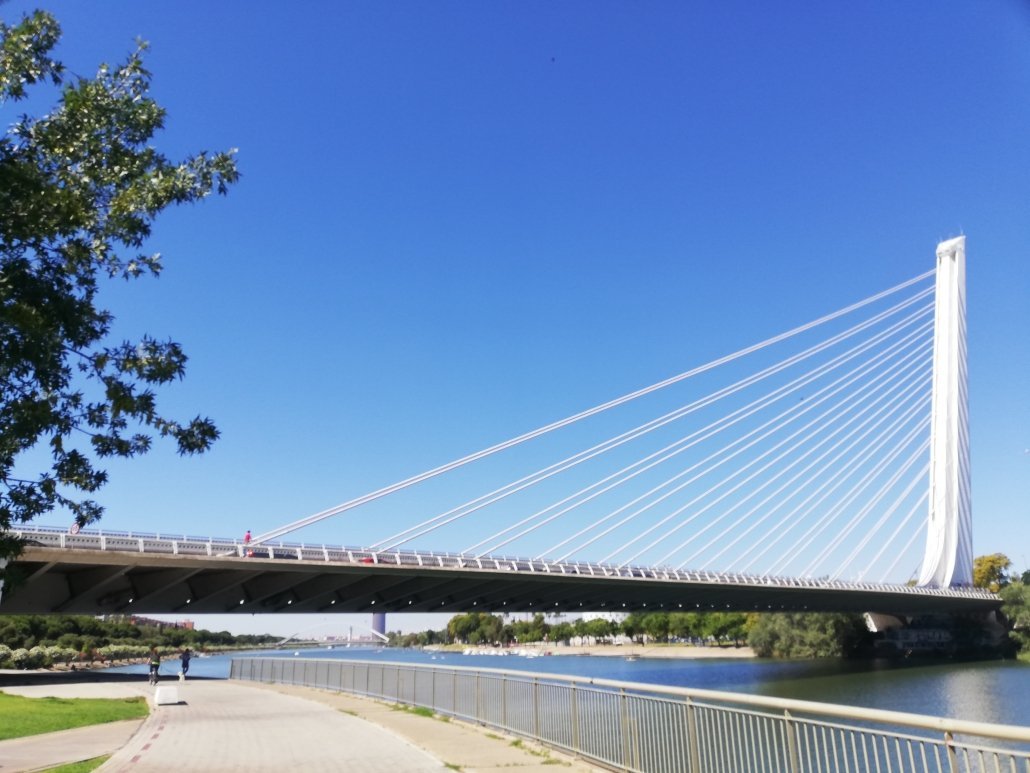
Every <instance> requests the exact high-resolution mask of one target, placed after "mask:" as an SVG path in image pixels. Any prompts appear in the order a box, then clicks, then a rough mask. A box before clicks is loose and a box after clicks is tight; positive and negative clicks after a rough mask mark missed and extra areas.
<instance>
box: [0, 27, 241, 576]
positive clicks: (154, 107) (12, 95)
mask: <svg viewBox="0 0 1030 773" xmlns="http://www.w3.org/2000/svg"><path fill="white" fill-rule="evenodd" d="M60 34H61V32H60V27H59V25H58V23H57V21H56V20H55V19H54V17H53V16H51V15H50V14H48V13H45V12H42V11H36V12H34V13H32V14H30V15H27V16H25V17H23V18H22V19H21V20H20V21H19V22H18V23H16V24H13V25H11V26H8V25H7V24H5V23H3V22H2V21H0V105H3V106H4V107H6V108H10V106H11V104H12V103H15V102H17V101H19V100H22V99H24V98H25V97H26V96H27V95H28V93H29V91H30V89H31V88H32V87H41V86H45V84H47V83H49V84H53V86H56V87H58V89H59V90H60V96H59V97H58V99H57V104H56V106H55V107H54V108H53V109H52V111H51V112H50V113H48V114H47V115H44V116H42V117H39V118H32V117H29V116H20V117H18V118H17V119H15V118H14V116H13V115H10V114H8V115H6V116H5V118H6V121H8V122H10V121H13V123H10V125H9V127H8V128H7V129H6V131H5V133H4V135H3V136H2V138H0V563H3V562H2V559H4V558H10V557H12V556H14V555H17V552H18V550H19V545H18V544H17V543H16V541H15V540H14V539H13V538H12V537H11V536H10V535H9V534H5V530H7V529H9V528H10V527H12V526H16V525H17V524H19V523H24V522H27V521H30V520H32V519H33V518H35V517H36V516H38V515H40V514H42V513H46V512H48V511H51V510H53V509H55V508H65V509H67V510H68V511H69V512H70V513H71V515H72V517H74V519H75V520H76V521H77V522H78V523H79V524H80V525H84V524H86V523H89V522H90V521H93V520H95V519H97V518H99V517H100V515H101V512H102V508H101V507H100V506H99V505H98V504H97V503H96V502H95V501H92V500H91V499H89V498H88V495H89V494H91V493H93V492H96V491H97V490H98V489H99V488H100V487H101V486H103V485H104V483H105V482H106V481H107V474H106V472H105V471H104V470H103V469H101V467H100V466H99V465H100V464H102V460H103V459H104V458H108V457H133V456H136V455H138V454H143V453H145V452H146V451H148V450H149V449H150V446H151V440H152V437H153V436H154V435H157V436H163V437H170V438H172V440H173V441H174V442H175V443H176V445H177V448H178V451H179V453H181V454H193V453H197V452H201V451H204V450H206V449H207V448H208V447H209V446H210V445H211V443H212V442H213V441H214V440H215V439H216V438H217V437H218V430H217V429H216V428H215V426H214V424H213V423H212V422H211V420H210V419H207V418H204V417H201V416H197V417H195V418H193V419H191V420H188V421H184V422H180V421H176V420H172V419H169V418H166V417H164V416H163V415H161V414H160V413H159V412H158V409H157V401H156V397H155V394H154V391H153V389H152V387H154V386H155V385H160V384H165V383H168V382H170V381H174V380H176V379H179V378H181V377H182V376H183V373H184V368H185V364H186V355H185V354H184V353H183V351H182V349H181V347H180V346H179V345H178V344H176V343H174V342H172V341H160V340H157V339H154V338H150V337H144V338H143V339H142V340H140V341H136V342H131V341H125V342H122V343H118V344H112V343H111V342H110V341H108V340H107V339H108V333H109V330H110V327H111V323H112V320H113V316H112V314H111V312H110V311H108V310H106V309H104V308H101V307H100V306H98V305H97V294H98V290H99V288H100V282H101V281H103V280H105V279H110V278H118V277H121V278H124V279H127V280H128V279H135V278H137V277H140V276H143V275H146V274H153V275H157V274H158V273H159V272H160V270H161V259H160V255H158V254H156V253H149V252H147V251H146V249H145V247H146V242H147V238H148V237H149V236H150V233H151V227H152V224H153V222H154V219H155V218H156V217H157V215H158V213H160V212H161V211H162V210H164V209H165V208H166V207H169V206H171V205H173V204H185V203H189V202H195V201H198V200H200V199H202V198H204V197H206V196H208V195H209V194H210V193H212V192H218V193H223V194H224V193H225V192H226V189H227V187H228V185H230V184H231V183H233V182H235V181H236V179H237V177H238V173H237V170H236V165H235V162H234V159H233V153H234V151H230V152H226V153H215V154H208V153H206V152H201V153H198V154H197V155H195V156H192V157H189V158H187V159H185V160H184V161H178V162H175V161H171V160H169V159H168V158H166V157H165V156H164V155H162V154H161V153H160V152H158V151H157V150H156V149H155V148H153V147H152V146H151V144H150V143H151V140H152V138H153V137H154V135H155V133H156V132H157V131H158V130H159V129H161V128H162V127H163V124H164V120H165V111H164V110H163V109H162V108H161V107H160V106H159V105H158V104H157V103H156V102H155V101H154V100H152V99H151V98H150V97H149V96H148V91H149V87H150V73H149V72H147V70H146V69H145V68H144V66H143V52H144V50H145V48H146V46H145V44H143V43H138V45H137V48H136V50H135V51H134V52H133V53H132V54H131V55H129V57H128V59H127V60H126V61H125V63H124V64H121V65H119V66H116V67H111V66H108V65H106V64H102V65H100V67H99V69H98V70H97V74H96V76H95V77H94V78H78V77H76V78H73V79H72V78H66V73H65V69H64V67H63V66H62V65H61V63H60V62H59V61H57V60H56V59H54V58H53V57H52V51H53V49H54V47H55V46H56V44H57V42H58V40H59V39H60ZM44 444H45V447H47V450H48V452H49V456H50V459H49V461H45V462H44V463H43V464H42V465H40V467H41V468H42V469H39V468H35V469H23V467H25V466H28V463H27V462H25V461H24V455H25V452H27V451H28V450H29V449H32V448H35V447H36V446H43V445H44ZM33 458H35V455H33ZM20 461H21V463H20V464H19V462H20ZM48 465H49V466H48ZM2 577H3V575H2V574H0V579H2Z"/></svg>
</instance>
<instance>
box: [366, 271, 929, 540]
mask: <svg viewBox="0 0 1030 773" xmlns="http://www.w3.org/2000/svg"><path fill="white" fill-rule="evenodd" d="M931 293H932V289H927V290H924V291H922V292H920V293H917V294H915V295H914V296H911V297H910V298H908V299H906V300H904V301H902V302H899V303H898V304H895V305H894V306H892V307H891V308H889V309H886V310H884V311H882V312H880V313H878V314H876V315H874V316H873V317H871V318H870V319H868V320H865V321H863V322H861V323H859V324H857V325H854V326H852V327H851V328H849V329H847V330H845V331H842V332H841V333H838V334H836V335H834V336H832V337H830V338H829V339H827V340H826V341H823V342H821V343H819V344H816V345H815V346H812V347H810V348H808V349H806V350H804V351H802V352H800V353H799V354H796V355H792V356H791V357H788V358H787V359H785V360H782V361H781V362H779V363H776V364H774V365H771V366H769V367H767V368H765V369H763V370H761V371H759V372H758V373H756V374H753V375H751V376H748V377H746V378H744V379H741V380H739V381H737V382H736V383H734V384H731V385H730V386H729V387H724V388H722V389H720V390H717V391H716V392H713V393H712V394H710V395H707V396H705V397H703V398H699V399H698V400H695V401H694V402H692V403H689V404H688V405H686V406H682V407H680V408H678V409H676V410H674V411H671V412H670V413H667V414H665V415H664V416H661V417H659V418H658V419H653V420H652V421H649V422H647V423H645V424H643V425H640V426H639V427H636V428H634V429H632V430H629V431H627V432H625V433H623V434H622V435H618V436H616V437H614V438H609V439H608V440H605V441H603V442H601V443H599V444H597V445H595V446H593V447H592V448H589V449H587V450H585V451H581V452H579V453H577V454H574V455H572V456H571V457H567V458H566V459H564V460H562V461H559V462H555V463H554V464H552V465H550V466H548V467H545V468H543V469H541V470H537V471H536V472H533V473H530V474H529V475H527V476H525V477H523V478H521V479H519V480H517V481H515V482H513V483H508V484H505V485H504V486H501V487H500V488H497V489H494V490H493V491H491V492H489V493H488V494H484V495H482V496H480V497H477V498H475V499H472V500H470V501H467V502H465V503H463V504H461V505H458V506H457V507H454V508H452V509H450V510H448V511H446V512H444V513H441V514H439V515H436V516H434V517H432V518H429V519H427V520H425V521H422V522H421V523H419V524H416V525H414V526H411V527H409V528H407V529H404V530H403V531H400V532H398V533H397V534H394V535H392V536H390V537H387V538H386V539H384V540H381V541H379V542H377V543H375V544H373V545H372V547H373V548H374V549H379V550H392V549H395V548H397V547H399V546H400V545H403V544H406V543H408V542H410V541H412V540H415V539H418V538H420V537H423V536H425V535H426V534H429V533H431V532H433V531H435V530H436V529H439V528H442V527H443V526H447V525H449V524H450V523H453V522H454V521H456V520H460V519H462V518H465V517H466V516H468V515H471V514H472V513H475V512H478V511H479V510H481V509H482V508H484V507H488V506H489V505H491V504H494V503H496V502H498V501H501V500H502V499H505V498H507V497H508V496H511V495H512V494H516V493H518V492H520V491H523V490H525V489H526V488H529V487H530V486H533V485H536V484H537V483H539V482H541V481H543V480H547V479H548V478H551V477H553V476H554V475H557V474H559V473H561V472H564V471H565V470H568V469H571V468H572V467H575V466H576V465H578V464H581V463H583V462H585V461H588V460H590V459H593V458H595V457H597V456H599V455H600V454H602V453H605V452H607V451H610V450H612V449H613V448H617V447H619V446H621V445H623V444H625V443H627V442H629V441H631V440H635V439H636V438H638V437H641V436H642V435H644V434H647V433H648V432H651V431H653V430H655V429H658V428H660V427H663V426H665V425H667V424H669V423H671V422H672V421H675V420H678V419H680V418H682V417H683V416H686V415H688V414H689V413H692V412H694V411H696V410H700V409H701V408H704V407H707V406H709V405H711V404H713V403H714V402H716V401H718V400H720V399H722V398H724V397H727V396H729V395H732V394H735V393H737V392H739V391H741V390H742V389H745V388H746V387H748V386H751V385H753V384H755V383H758V382H759V381H761V380H764V379H765V378H768V377H770V376H772V375H774V374H776V373H779V372H781V371H783V370H785V369H786V368H788V367H790V366H792V365H795V364H797V363H798V362H802V361H803V360H806V359H808V358H809V357H812V356H814V355H816V354H818V353H820V352H822V351H824V350H826V349H828V348H830V347H832V346H835V345H836V344H838V343H840V342H841V341H844V340H847V339H848V338H851V337H853V336H855V335H857V334H858V333H860V332H863V331H865V330H866V329H868V328H870V327H872V326H873V325H875V324H878V323H879V322H882V321H883V320H885V319H888V318H890V317H891V316H893V315H894V314H897V313H898V312H900V311H904V310H905V309H907V308H908V307H909V306H912V305H913V304H915V303H917V302H918V301H919V300H922V299H923V298H924V297H926V296H927V295H929V294H931ZM932 312H933V304H928V305H927V306H924V307H921V308H920V309H919V310H917V311H916V312H914V313H912V314H910V315H909V316H908V317H905V318H903V319H902V320H901V321H900V322H898V323H895V325H893V326H892V327H891V328H888V331H890V330H893V329H895V328H897V329H901V328H900V327H899V326H902V327H903V326H904V325H905V324H907V323H909V322H912V321H913V320H916V319H918V318H919V317H921V316H922V315H923V314H929V313H932ZM883 335H884V333H881V334H879V336H883ZM876 338H877V336H874V337H873V339H871V340H876ZM731 415H732V414H731ZM642 461H644V460H642ZM600 483H601V482H599V483H598V485H600ZM573 496H576V495H573ZM568 499H569V498H566V499H565V500H562V501H561V502H557V503H554V504H553V505H551V508H548V509H553V508H557V507H560V506H561V505H562V504H564V503H565V502H566V501H568ZM544 512H547V510H545V511H544ZM534 517H535V516H530V517H529V518H530V519H532V518H534ZM527 520H528V519H523V520H522V521H520V522H519V523H518V524H513V525H512V526H509V527H508V528H507V529H505V530H502V531H501V532H499V533H498V534H496V535H494V536H491V537H487V538H485V539H483V540H481V541H480V542H478V543H476V544H475V545H472V546H470V547H468V548H466V549H465V550H463V551H462V554H463V555H464V554H471V553H474V552H475V551H476V550H477V549H478V548H479V547H481V546H482V545H483V544H485V543H487V542H490V541H492V540H494V539H496V538H498V537H499V536H501V535H503V534H505V533H507V532H508V531H511V530H513V529H515V528H518V527H519V526H521V525H523V524H524V523H525V522H526V521H527ZM479 555H480V556H482V555H485V553H480V554H479Z"/></svg>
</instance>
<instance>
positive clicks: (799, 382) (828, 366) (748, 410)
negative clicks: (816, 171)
mask: <svg viewBox="0 0 1030 773" xmlns="http://www.w3.org/2000/svg"><path fill="white" fill-rule="evenodd" d="M924 330H929V325H926V326H923V327H922V328H920V329H918V330H917V331H915V332H914V333H910V334H909V335H908V336H906V337H905V338H904V339H902V340H901V341H899V342H896V343H895V344H892V346H891V347H890V348H891V349H894V348H897V347H899V346H900V345H902V344H905V343H907V342H909V341H910V340H911V339H912V338H913V337H914V336H916V335H918V334H919V333H920V332H922V331H924ZM879 342H880V341H879V340H877V341H875V343H879ZM871 343H872V342H867V343H866V344H863V345H862V346H860V347H855V348H854V349H851V350H849V351H848V352H845V353H844V354H842V355H838V357H836V358H834V359H833V360H831V361H829V362H828V363H825V364H824V365H822V366H820V367H819V368H817V369H816V370H814V371H811V372H809V373H807V374H805V375H804V376H801V377H799V378H797V379H795V380H794V381H792V382H790V383H788V384H786V385H784V386H783V387H780V388H779V389H777V390H774V391H773V392H771V393H769V394H767V395H765V396H763V397H761V398H759V399H757V400H755V401H753V402H752V403H750V404H749V405H746V406H744V407H743V408H741V409H738V412H741V411H743V412H744V413H742V415H741V416H739V417H737V418H735V419H734V421H733V422H732V423H736V422H737V421H739V420H742V419H743V418H746V417H748V416H751V415H753V414H755V413H757V412H758V411H759V410H761V409H763V408H765V407H767V406H768V405H771V404H772V403H774V402H775V401H777V400H779V399H780V398H781V397H783V396H785V395H787V394H790V393H792V392H795V391H797V389H800V388H801V387H802V386H805V385H807V384H808V383H810V382H812V381H815V380H816V379H818V378H820V377H822V376H823V375H825V373H827V372H829V371H830V370H833V369H835V368H836V367H838V366H839V365H841V364H843V363H845V362H847V361H848V360H850V359H853V357H854V356H857V354H859V353H862V352H864V351H865V350H866V349H867V348H869V345H871ZM854 372H855V371H851V373H852V374H853V373H854ZM848 375H850V374H848ZM842 378H846V376H845V377H842ZM833 383H834V384H835V383H839V380H838V382H833ZM832 385H833V384H831V385H830V386H832ZM830 386H827V387H823V389H822V390H821V391H825V390H826V389H829V388H830ZM784 390H785V391H784ZM820 393H821V392H817V393H816V395H818V394H820ZM809 407H812V404H811V403H809ZM799 410H801V408H800V407H799V406H798V405H794V406H791V407H789V408H788V409H786V410H785V411H783V412H782V413H780V414H778V415H777V416H775V417H773V418H772V419H770V420H768V421H766V422H765V423H763V424H761V425H759V426H758V427H756V428H754V429H752V430H751V431H750V432H748V433H746V434H745V435H743V436H741V437H739V438H737V439H736V440H734V441H732V442H731V443H729V444H728V445H726V446H724V447H723V448H722V449H719V450H718V451H716V452H715V453H713V454H710V455H709V456H708V457H706V458H705V459H702V460H701V461H699V462H697V463H695V464H693V465H691V466H690V467H688V468H686V469H685V470H682V471H681V472H679V473H677V474H676V475H674V476H673V477H671V478H669V479H667V480H665V481H663V482H662V483H660V484H659V485H657V486H655V487H654V488H652V489H650V490H649V491H646V492H644V493H643V494H641V495H640V496H638V497H636V498H635V499H633V500H631V501H630V502H627V503H626V504H624V505H622V506H621V507H619V508H617V509H616V510H614V511H612V512H611V513H609V514H607V515H606V516H604V517H603V518H601V519H599V520H598V521H595V522H594V523H592V524H590V525H589V526H587V527H585V528H583V529H581V530H580V531H578V532H576V533H575V534H573V535H571V536H570V537H567V538H565V539H564V540H562V541H561V542H559V543H558V544H557V545H555V546H553V547H552V548H550V549H549V551H548V552H545V553H543V554H541V555H549V554H552V553H553V551H555V550H557V549H559V548H561V547H563V546H565V545H567V544H568V543H569V542H572V541H574V540H576V539H578V538H580V537H582V536H583V535H584V534H586V533H588V532H590V533H591V537H590V538H589V539H588V540H586V541H585V542H582V543H579V544H578V545H577V546H576V547H574V548H573V549H571V550H570V551H568V552H566V553H565V554H564V555H562V556H559V557H558V558H557V560H559V561H562V560H565V559H566V558H568V557H569V556H570V555H571V554H572V553H576V552H578V551H581V550H583V549H584V548H586V547H588V546H589V545H591V544H593V543H594V542H596V541H597V540H599V539H602V538H603V537H605V536H607V535H608V534H610V533H611V532H612V531H614V530H616V529H618V528H621V527H622V526H624V525H625V524H626V523H628V522H629V521H631V520H633V519H635V518H636V517H638V516H639V515H641V514H642V513H644V512H647V510H649V509H650V508H652V507H654V506H655V505H657V504H660V503H661V502H662V501H664V500H665V499H667V498H668V497H670V496H672V495H673V494H675V493H677V492H679V491H681V490H682V489H684V488H685V487H687V486H689V485H690V484H692V483H694V482H696V481H697V480H699V479H700V478H702V477H704V475H706V474H707V473H708V472H711V471H712V470H713V469H715V468H716V467H718V466H720V465H721V464H723V463H725V462H726V461H729V459H732V458H733V457H735V456H737V455H738V454H739V453H741V452H743V451H745V450H747V449H748V448H750V447H752V446H753V445H755V443H757V442H760V440H762V439H764V438H765V437H767V436H768V435H769V434H772V433H767V434H766V435H764V436H762V438H759V439H757V440H756V441H754V442H752V443H749V444H748V445H746V446H744V447H743V448H741V449H739V450H738V451H737V452H735V453H734V454H732V455H730V456H729V457H727V458H726V459H723V460H722V461H720V462H719V463H718V464H715V465H713V466H712V467H710V468H709V469H707V470H705V471H704V472H702V473H700V474H699V475H695V476H694V477H693V478H690V479H689V480H686V481H684V482H683V483H681V484H679V485H678V486H676V487H675V488H673V489H672V490H670V491H668V492H666V493H665V494H664V495H662V496H660V497H658V498H657V499H655V500H654V501H652V502H650V503H649V504H648V505H646V506H644V507H642V508H640V509H638V510H636V511H634V512H633V513H631V514H630V515H629V516H627V517H625V518H622V519H620V520H619V521H618V522H616V523H615V524H613V525H611V526H609V527H608V528H607V529H604V530H603V531H601V532H598V531H597V530H596V528H597V526H599V525H601V524H603V523H606V522H608V521H609V520H611V519H613V518H615V517H616V516H618V515H619V514H620V513H622V512H624V511H625V510H627V509H629V508H630V507H633V506H634V505H636V504H638V503H639V502H641V501H642V500H644V499H647V498H648V497H650V496H653V495H654V494H656V493H657V492H658V491H660V490H661V489H662V488H665V487H667V486H670V485H672V484H673V483H674V482H676V481H677V480H680V479H682V478H683V477H685V476H686V475H689V474H690V473H692V472H694V471H695V470H696V469H697V468H698V467H701V466H703V465H704V464H706V463H708V462H710V461H711V460H712V459H713V458H715V457H717V456H718V455H719V454H720V453H723V452H729V450H730V449H732V448H733V447H734V446H738V445H740V444H741V443H744V441H746V440H747V439H748V438H751V437H753V436H754V435H756V434H758V433H759V432H761V431H762V430H763V429H765V428H767V427H769V426H771V425H773V424H775V423H777V422H779V421H780V420H781V419H783V418H784V417H786V416H789V415H790V414H791V413H796V412H798V411H799ZM730 415H731V416H732V414H730ZM712 426H714V425H709V427H712ZM707 429H708V427H706V428H703V431H707ZM722 429H725V427H720V428H718V430H717V431H713V432H710V433H708V434H707V435H705V436H703V437H700V438H699V439H698V442H700V441H703V440H707V439H708V438H710V437H712V436H714V435H715V434H717V432H718V431H722ZM673 445H675V444H673ZM691 445H696V443H691ZM670 447H671V446H670ZM667 448H669V447H667ZM662 450H663V451H664V450H666V449H662ZM680 450H685V449H680ZM675 453H679V450H677V451H676V452H675ZM675 453H672V454H669V456H667V457H664V458H662V459H660V460H659V462H661V461H665V460H666V459H667V458H671V456H674V455H675ZM651 466H652V467H653V466H654V465H651ZM660 525H661V522H660V523H658V524H655V526H654V527H652V530H653V528H657V527H658V526H660ZM646 533H647V532H645V533H644V535H638V536H645V535H646ZM632 542H633V541H631V542H630V543H629V544H632ZM610 557H611V556H608V557H607V558H610ZM607 558H605V559H602V560H607Z"/></svg>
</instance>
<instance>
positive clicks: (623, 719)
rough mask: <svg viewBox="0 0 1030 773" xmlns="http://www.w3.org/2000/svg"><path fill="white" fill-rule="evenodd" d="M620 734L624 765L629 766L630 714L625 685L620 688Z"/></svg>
mask: <svg viewBox="0 0 1030 773" xmlns="http://www.w3.org/2000/svg"><path fill="white" fill-rule="evenodd" d="M619 735H620V736H621V737H622V767H624V768H629V716H628V714H627V709H626V690H625V688H623V687H620V688H619Z"/></svg>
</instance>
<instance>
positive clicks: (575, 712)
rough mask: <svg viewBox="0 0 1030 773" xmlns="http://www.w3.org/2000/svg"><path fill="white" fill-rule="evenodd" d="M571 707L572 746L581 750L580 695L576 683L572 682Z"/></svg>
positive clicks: (577, 750)
mask: <svg viewBox="0 0 1030 773" xmlns="http://www.w3.org/2000/svg"><path fill="white" fill-rule="evenodd" d="M569 704H570V705H569V709H570V711H572V748H573V749H575V750H576V752H577V753H578V752H579V696H578V694H577V692H576V683H575V682H573V683H572V691H571V693H570V698H569Z"/></svg>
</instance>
